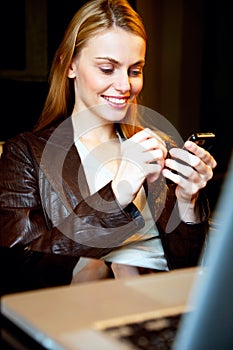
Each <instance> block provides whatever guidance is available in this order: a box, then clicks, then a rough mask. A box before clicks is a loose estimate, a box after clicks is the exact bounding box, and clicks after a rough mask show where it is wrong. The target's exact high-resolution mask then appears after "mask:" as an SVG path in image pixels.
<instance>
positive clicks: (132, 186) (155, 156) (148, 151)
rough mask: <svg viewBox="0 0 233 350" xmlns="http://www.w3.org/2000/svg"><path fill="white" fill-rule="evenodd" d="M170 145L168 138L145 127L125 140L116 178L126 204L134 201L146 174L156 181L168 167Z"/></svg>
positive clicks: (116, 189)
mask: <svg viewBox="0 0 233 350" xmlns="http://www.w3.org/2000/svg"><path fill="white" fill-rule="evenodd" d="M166 156H167V149H166V147H165V143H164V141H163V140H162V139H161V138H160V137H159V136H158V135H156V134H155V133H154V132H152V131H151V130H150V129H144V130H142V131H139V132H138V133H136V134H135V135H133V136H132V137H131V138H129V139H128V140H126V141H124V142H123V143H122V146H121V156H120V160H119V165H118V170H117V172H116V174H115V177H114V179H113V181H112V189H113V192H114V194H115V196H116V198H117V200H118V202H119V203H120V205H122V206H126V205H128V204H129V203H130V202H132V201H133V200H134V199H135V197H136V195H137V193H138V191H139V190H140V188H141V186H142V184H143V182H144V180H145V178H146V177H147V178H148V180H149V181H151V182H153V181H155V180H156V179H157V178H158V177H159V175H160V174H161V171H162V169H163V167H164V162H165V158H166Z"/></svg>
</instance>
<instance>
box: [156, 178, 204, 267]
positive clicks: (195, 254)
mask: <svg viewBox="0 0 233 350" xmlns="http://www.w3.org/2000/svg"><path fill="white" fill-rule="evenodd" d="M197 205H198V208H199V210H200V217H201V221H200V222H199V223H195V224H193V223H185V222H183V221H181V220H180V217H179V213H178V207H177V204H176V197H175V186H174V184H170V185H169V188H168V192H167V198H166V205H165V206H164V209H163V212H162V214H161V215H160V217H159V219H158V221H157V227H158V230H159V232H160V237H161V240H162V244H163V248H164V252H165V256H166V258H167V262H168V267H169V268H170V269H176V268H185V267H192V266H196V265H197V264H198V263H199V261H200V257H201V254H202V252H203V249H204V244H205V240H206V235H207V233H208V230H209V221H208V217H209V215H210V209H209V204H208V199H207V197H206V196H205V194H204V192H203V191H201V192H200V194H199V197H198V202H197Z"/></svg>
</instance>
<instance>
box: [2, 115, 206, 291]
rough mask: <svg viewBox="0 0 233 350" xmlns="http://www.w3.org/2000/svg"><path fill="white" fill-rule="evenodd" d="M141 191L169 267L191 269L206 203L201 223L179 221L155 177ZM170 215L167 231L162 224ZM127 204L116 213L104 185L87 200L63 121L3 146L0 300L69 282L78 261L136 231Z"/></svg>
mask: <svg viewBox="0 0 233 350" xmlns="http://www.w3.org/2000/svg"><path fill="white" fill-rule="evenodd" d="M145 189H146V193H147V195H148V202H149V206H150V208H151V211H152V213H153V215H154V218H155V221H156V225H157V228H158V230H159V233H160V237H161V240H162V244H163V248H164V252H165V256H166V258H167V261H168V266H169V268H170V269H175V268H181V267H190V266H194V265H196V264H197V263H198V259H199V256H200V253H201V251H202V248H203V243H204V241H205V236H206V233H207V230H208V215H209V209H208V201H207V199H206V198H205V196H204V195H203V193H202V194H201V195H200V196H199V207H200V211H201V217H202V222H201V223H199V224H186V223H184V222H181V221H180V219H179V216H178V214H177V210H176V206H175V202H176V199H175V196H174V185H172V184H166V183H165V180H164V179H162V178H161V179H160V181H157V182H156V184H150V185H147V184H146V183H145ZM171 215H172V217H173V219H172V221H171V222H172V224H171V229H170V230H168V232H166V231H167V229H166V227H167V223H168V220H169V219H170V220H171ZM143 225H144V220H143V217H142V215H141V213H140V212H139V211H138V209H137V208H136V207H135V206H134V205H133V204H130V205H128V206H127V207H126V208H124V209H122V208H121V207H120V206H119V205H118V203H117V202H116V200H115V198H114V195H113V192H112V190H111V183H108V184H107V185H106V186H105V187H103V188H102V189H101V190H100V191H98V192H97V193H95V194H93V195H90V194H89V190H88V185H87V181H86V178H85V174H84V171H83V167H82V165H81V161H80V158H79V155H78V153H77V150H76V147H75V146H74V144H73V129H72V124H71V121H70V119H67V120H66V121H65V122H63V123H61V124H59V127H57V125H53V126H51V127H50V128H47V129H46V130H43V131H40V132H37V133H32V132H25V133H22V134H20V135H17V136H16V137H14V138H12V139H10V140H8V141H7V142H6V143H5V144H4V150H3V154H2V156H1V159H0V249H1V250H0V258H1V259H0V260H1V261H0V263H1V264H0V279H1V288H2V290H1V294H4V293H6V292H11V291H13V292H14V291H17V290H27V289H34V288H41V287H48V286H53V285H62V284H69V283H70V281H71V278H72V270H73V268H74V266H75V264H76V263H77V262H78V260H79V257H80V256H88V257H94V258H100V257H102V256H104V255H105V254H107V253H108V252H110V251H111V250H112V249H114V248H115V247H117V246H120V245H121V244H122V242H123V241H124V240H126V239H127V238H129V237H130V236H131V235H133V234H134V233H135V232H137V230H139V229H140V228H142V227H143Z"/></svg>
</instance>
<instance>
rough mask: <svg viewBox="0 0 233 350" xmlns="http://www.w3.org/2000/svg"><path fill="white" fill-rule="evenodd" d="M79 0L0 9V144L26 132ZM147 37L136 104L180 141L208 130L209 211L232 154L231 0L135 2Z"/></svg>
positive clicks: (25, 2) (26, 2)
mask: <svg viewBox="0 0 233 350" xmlns="http://www.w3.org/2000/svg"><path fill="white" fill-rule="evenodd" d="M85 2H86V1H80V0H78V1H77V0H60V1H56V0H12V1H8V2H7V1H3V2H2V3H1V12H0V36H1V55H0V87H1V126H0V142H2V141H5V140H7V139H8V138H10V137H12V136H14V135H15V134H17V133H19V132H21V131H25V130H31V129H32V127H33V125H34V124H35V122H36V120H37V119H38V117H39V115H40V112H41V110H42V107H43V103H44V100H45V97H46V93H47V89H48V84H47V79H48V72H49V68H50V65H51V61H52V58H53V55H54V53H55V50H56V48H57V46H58V44H59V43H60V40H61V38H62V36H63V33H64V31H65V28H66V26H67V24H68V23H69V21H70V20H71V18H72V16H73V14H74V13H75V12H76V11H77V10H78V9H79V8H80V7H81V6H82V5H83V4H84V3H85ZM129 2H130V3H131V5H132V6H133V7H134V8H135V9H136V10H137V11H138V12H139V13H140V14H141V16H142V18H143V20H144V23H145V26H146V29H147V32H148V37H149V44H148V51H147V62H146V67H145V74H144V88H143V92H142V104H143V105H145V106H146V107H149V108H151V109H153V110H155V111H157V112H159V113H160V114H162V115H163V116H164V117H165V118H167V119H168V120H169V121H170V122H171V123H172V124H173V126H174V127H175V128H176V129H177V130H178V132H179V133H180V135H181V136H182V138H183V139H186V138H187V136H189V134H190V133H192V132H194V131H199V132H200V131H204V132H214V133H215V134H216V140H215V143H214V145H213V147H212V149H211V152H212V154H213V155H214V157H215V158H216V160H217V162H218V166H217V168H216V169H215V175H214V178H213V179H212V180H211V181H210V183H209V184H208V186H207V192H208V193H207V194H208V196H209V198H210V204H211V207H212V209H214V207H215V204H216V201H217V198H218V195H219V191H220V190H221V185H222V182H223V179H224V177H225V174H226V171H227V168H228V162H229V159H230V156H231V152H232V139H233V137H232V131H231V126H230V125H231V118H232V116H233V104H232V100H233V64H232V62H233V40H232V33H233V21H232V10H231V5H230V3H229V2H227V1H225V0H223V1H221V2H220V1H216V0H213V1H210V0H133V1H129Z"/></svg>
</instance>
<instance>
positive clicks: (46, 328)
mask: <svg viewBox="0 0 233 350" xmlns="http://www.w3.org/2000/svg"><path fill="white" fill-rule="evenodd" d="M232 218H233V159H232V161H231V162H230V167H229V170H228V176H227V178H226V180H225V182H224V186H223V189H222V193H221V196H220V199H219V202H218V206H217V209H216V213H215V217H214V222H215V225H214V227H213V228H212V229H211V231H210V234H209V237H210V238H209V240H208V245H207V249H206V253H205V255H203V256H202V257H201V262H200V265H199V266H198V267H195V268H187V269H179V270H174V271H171V272H162V273H158V274H152V275H142V276H139V277H132V278H130V279H124V280H102V281H97V282H86V283H82V284H77V285H73V286H64V287H55V288H48V289H43V290H36V291H28V292H23V293H16V294H11V295H5V296H3V297H2V299H1V312H2V315H3V316H4V318H6V319H7V320H9V322H10V323H11V324H13V325H14V326H15V327H16V328H17V329H18V330H20V331H21V332H22V333H21V335H22V334H26V335H27V336H28V337H29V338H30V339H33V340H34V341H35V344H38V346H41V347H40V349H50V350H84V349H85V350H103V349H107V350H130V349H131V350H133V349H145V350H147V349H150V350H151V349H155V350H156V349H166V350H168V349H173V350H207V349H211V350H215V349H216V350H219V349H224V350H228V349H231V350H232V349H233V225H232ZM145 324H146V325H147V329H149V330H150V332H149V333H150V335H151V336H152V335H153V336H154V335H155V334H156V336H154V338H153V340H152V338H150V339H151V341H149V342H148V339H147V338H146V334H145V332H144V333H142V328H143V329H144V331H145V328H146V327H145ZM171 324H173V331H175V334H174V332H173V333H172V338H173V339H172V342H170V343H169V345H167V346H165V347H163V346H164V345H163V344H162V342H161V343H159V344H158V345H157V343H156V342H157V340H158V339H160V338H159V331H160V330H162V329H164V328H165V329H167V330H169V331H170V334H171V330H170V328H169V327H170V325H171ZM142 325H143V327H142ZM168 325H169V327H168ZM133 326H134V329H136V331H135V334H136V336H137V341H136V342H135V341H133V332H132V329H133ZM15 334H17V332H16V333H15ZM2 337H3V338H4V337H5V338H7V339H9V338H10V335H9V333H8V332H7V330H3V332H2ZM166 337H167V335H166ZM11 340H12V338H11ZM19 341H20V336H19V337H18V339H13V340H12V343H15V342H19ZM16 348H17V347H15V349H16ZM21 348H22V349H30V350H31V349H32V348H33V350H34V349H37V347H31V348H30V347H28V348H27V347H25V346H24V347H23V346H22V344H21V347H20V346H19V347H18V348H17V349H21Z"/></svg>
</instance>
